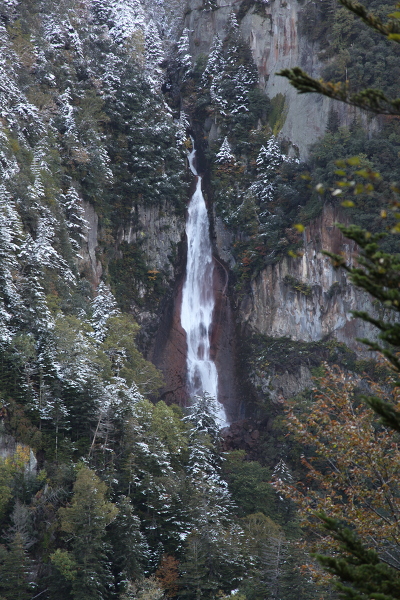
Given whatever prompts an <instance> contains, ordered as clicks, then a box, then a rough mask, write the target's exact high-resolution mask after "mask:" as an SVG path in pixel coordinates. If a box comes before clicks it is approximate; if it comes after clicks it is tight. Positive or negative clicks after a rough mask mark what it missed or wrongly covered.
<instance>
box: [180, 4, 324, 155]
mask: <svg viewBox="0 0 400 600" xmlns="http://www.w3.org/2000/svg"><path fill="white" fill-rule="evenodd" d="M202 4H203V2H202V0H189V3H188V5H189V12H188V15H187V18H186V26H187V27H188V29H189V31H190V32H191V50H192V53H193V56H194V57H196V56H198V55H199V54H202V53H208V52H209V49H210V46H211V44H212V42H213V39H214V36H215V35H216V34H218V35H219V36H220V37H223V36H224V34H225V31H226V29H227V24H228V20H229V15H230V13H231V12H232V10H235V9H236V6H237V2H235V1H234V0H228V1H225V0H218V2H217V6H218V8H217V9H216V10H213V11H204V10H201V6H202ZM303 6H304V5H303ZM301 10H302V4H300V3H299V2H297V1H296V0H289V1H286V0H272V1H271V2H269V3H265V5H263V6H261V5H260V4H258V5H256V6H255V5H253V6H252V7H251V8H249V10H248V11H247V12H246V14H245V15H244V16H243V18H242V19H241V21H240V31H241V33H242V36H243V38H244V39H245V40H246V42H247V43H248V44H249V46H250V48H251V51H252V54H253V58H254V61H255V64H256V65H257V68H258V72H259V76H260V86H262V88H263V89H264V91H265V93H266V94H267V95H268V96H269V97H270V98H271V99H273V98H275V97H276V96H277V95H278V94H282V95H283V96H284V98H285V100H284V109H283V110H284V114H285V119H284V123H283V126H282V129H281V132H280V136H281V137H282V138H285V139H287V140H289V141H290V142H291V144H292V145H293V146H294V147H296V149H297V150H298V152H299V154H300V157H301V158H302V159H305V158H306V157H307V154H308V148H309V146H310V144H312V143H313V142H315V141H316V140H317V139H318V137H320V136H321V135H322V134H323V133H324V131H325V127H326V123H327V118H328V113H329V107H330V101H329V100H328V99H323V98H321V97H318V96H317V95H311V96H310V95H309V96H299V95H298V94H297V92H296V91H295V90H294V88H292V87H291V86H290V85H289V83H288V82H287V80H286V79H284V78H282V77H278V76H277V75H276V73H277V72H278V71H280V70H281V69H283V68H287V67H293V66H300V67H302V68H303V69H305V70H307V72H309V73H310V74H311V75H313V76H319V74H320V71H321V62H320V61H319V60H318V58H317V53H318V46H317V44H316V43H315V42H311V41H310V40H308V38H307V37H305V36H301V35H300V34H299V28H298V21H299V13H300V11H301Z"/></svg>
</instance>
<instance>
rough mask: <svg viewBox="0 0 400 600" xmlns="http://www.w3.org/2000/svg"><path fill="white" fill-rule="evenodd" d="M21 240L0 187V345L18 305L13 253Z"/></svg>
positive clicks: (8, 335)
mask: <svg viewBox="0 0 400 600" xmlns="http://www.w3.org/2000/svg"><path fill="white" fill-rule="evenodd" d="M21 240H22V223H21V219H20V217H19V215H18V213H17V210H16V208H15V205H14V202H13V201H12V198H11V196H10V194H9V193H8V192H7V190H6V189H5V187H4V186H0V343H6V342H9V341H10V339H11V336H12V329H10V327H9V321H10V320H11V318H12V315H14V316H15V315H16V313H19V312H20V309H21V306H22V300H21V297H20V293H19V291H18V288H17V273H18V271H19V264H18V259H17V253H18V248H19V243H20V242H21Z"/></svg>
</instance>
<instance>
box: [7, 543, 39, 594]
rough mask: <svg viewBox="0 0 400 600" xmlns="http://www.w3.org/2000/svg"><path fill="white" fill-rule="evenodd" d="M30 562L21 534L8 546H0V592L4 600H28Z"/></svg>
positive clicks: (30, 582)
mask: <svg viewBox="0 0 400 600" xmlns="http://www.w3.org/2000/svg"><path fill="white" fill-rule="evenodd" d="M31 566H32V565H31V564H30V560H29V558H28V556H27V553H26V550H25V548H24V542H23V539H22V536H21V534H19V533H17V534H15V535H14V536H13V538H12V540H11V542H10V544H9V548H8V549H7V548H5V547H4V546H0V594H1V595H2V596H3V597H4V598H5V600H28V599H29V598H30V597H31V595H32V583H33V582H32V573H31Z"/></svg>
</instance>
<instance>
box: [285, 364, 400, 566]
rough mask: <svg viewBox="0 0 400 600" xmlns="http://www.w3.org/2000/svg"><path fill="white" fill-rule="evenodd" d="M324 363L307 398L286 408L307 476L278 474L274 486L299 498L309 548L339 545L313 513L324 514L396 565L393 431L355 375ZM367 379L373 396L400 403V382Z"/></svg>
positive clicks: (399, 497)
mask: <svg viewBox="0 0 400 600" xmlns="http://www.w3.org/2000/svg"><path fill="white" fill-rule="evenodd" d="M325 368H326V373H325V376H324V377H322V378H321V379H319V380H318V382H317V385H316V387H315V389H314V390H313V401H312V403H311V404H310V405H308V406H307V407H300V408H299V405H298V404H297V405H295V404H293V405H292V406H291V407H290V408H289V409H288V411H287V425H288V428H289V430H290V431H291V433H292V434H293V435H294V437H295V438H296V440H297V441H298V442H300V443H301V444H303V445H304V455H303V457H302V461H303V464H304V465H305V467H306V468H307V470H308V477H307V480H306V481H305V482H298V483H293V484H290V483H287V482H283V481H280V480H277V481H275V483H274V485H275V487H276V488H277V489H278V490H279V492H280V493H281V494H283V495H285V496H287V497H288V498H292V499H293V500H294V501H295V502H296V503H297V505H298V508H299V514H300V519H301V521H302V525H303V526H305V528H306V531H308V537H309V539H308V546H309V544H310V541H311V545H312V546H313V550H318V551H319V552H321V551H322V552H324V553H327V552H328V553H329V552H332V551H333V552H334V551H335V550H336V549H337V546H336V544H337V542H336V541H335V540H334V538H333V537H331V536H328V534H327V533H325V530H324V529H323V527H322V526H321V521H320V520H319V519H318V516H317V515H318V513H325V514H326V515H328V516H329V517H334V518H337V519H339V520H340V521H341V522H342V523H344V524H345V525H346V526H348V527H350V528H351V529H353V530H355V532H356V533H357V534H358V536H359V537H360V539H362V540H363V542H364V544H365V545H366V546H367V547H370V548H373V549H375V550H376V551H377V552H378V554H379V555H380V557H381V559H382V560H383V561H384V562H388V563H389V564H391V565H392V566H395V567H396V568H399V567H400V522H399V519H400V489H399V467H400V445H399V434H398V433H396V432H395V431H393V430H392V429H387V428H385V427H383V426H382V425H381V424H380V423H379V421H378V417H377V415H376V414H375V413H374V412H373V411H372V410H371V409H370V408H369V407H368V406H367V405H366V404H365V402H363V401H362V400H361V399H360V397H359V390H358V393H357V389H358V388H359V386H360V383H362V381H361V380H360V378H357V377H356V376H354V375H349V374H347V373H344V372H343V371H341V370H340V369H339V368H337V367H335V368H330V367H328V366H326V367H325ZM364 385H365V380H364ZM368 385H369V387H370V388H373V389H372V391H373V394H374V395H375V396H380V397H382V398H384V399H386V400H388V399H390V400H391V402H392V404H393V407H394V408H397V409H398V410H399V409H400V390H399V388H395V387H394V388H391V387H390V386H389V385H388V388H387V389H384V388H382V387H379V386H378V385H377V384H374V383H372V382H368Z"/></svg>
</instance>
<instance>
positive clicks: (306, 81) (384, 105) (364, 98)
mask: <svg viewBox="0 0 400 600" xmlns="http://www.w3.org/2000/svg"><path fill="white" fill-rule="evenodd" d="M396 35H399V37H400V34H396ZM277 75H280V76H281V77H286V78H287V79H288V80H289V82H290V83H291V84H292V86H293V87H295V88H296V89H297V91H298V92H299V94H308V93H316V94H322V95H323V96H327V97H328V98H332V99H333V100H339V101H340V102H344V103H345V104H350V105H351V106H357V107H358V108H362V109H364V110H368V111H370V112H373V113H376V114H382V115H400V98H395V99H393V100H391V99H390V98H387V97H386V96H385V94H384V93H383V92H382V91H381V90H373V89H365V90H361V91H360V92H357V93H355V94H351V93H350V92H349V86H348V82H345V83H342V82H338V83H333V82H331V81H324V80H323V79H314V78H313V77H310V76H309V75H307V73H306V72H305V71H303V70H302V69H300V67H294V68H293V69H283V70H282V71H279V73H277Z"/></svg>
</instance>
